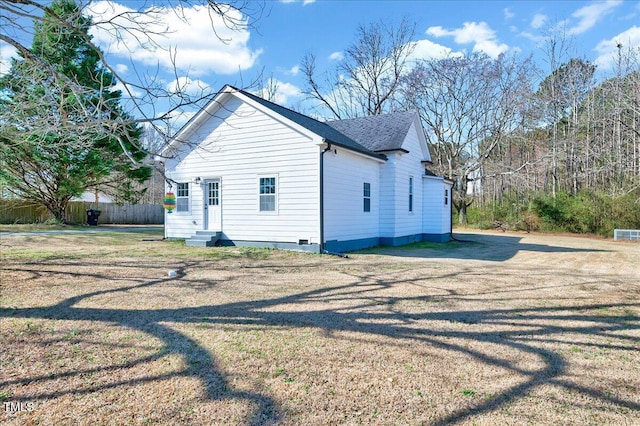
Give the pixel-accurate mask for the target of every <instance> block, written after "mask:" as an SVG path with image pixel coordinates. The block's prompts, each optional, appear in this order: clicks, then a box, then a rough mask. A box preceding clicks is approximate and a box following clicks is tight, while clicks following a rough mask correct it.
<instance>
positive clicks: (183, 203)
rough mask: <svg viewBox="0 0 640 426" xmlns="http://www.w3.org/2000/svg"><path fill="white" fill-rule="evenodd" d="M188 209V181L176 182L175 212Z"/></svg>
mask: <svg viewBox="0 0 640 426" xmlns="http://www.w3.org/2000/svg"><path fill="white" fill-rule="evenodd" d="M188 211H189V182H184V183H178V184H177V188H176V212H188Z"/></svg>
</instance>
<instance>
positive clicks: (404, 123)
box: [327, 111, 417, 152]
mask: <svg viewBox="0 0 640 426" xmlns="http://www.w3.org/2000/svg"><path fill="white" fill-rule="evenodd" d="M416 114H417V112H416V111H408V112H395V113H390V114H383V115H370V116H368V117H360V118H351V119H346V120H336V121H329V122H327V124H328V125H330V126H331V127H333V128H334V129H336V130H338V131H340V132H342V133H344V134H345V135H347V136H349V137H350V138H351V139H353V140H355V141H356V142H358V143H359V144H360V145H363V146H365V147H367V148H368V149H370V150H371V151H374V152H384V151H396V150H401V149H403V148H402V142H404V139H405V137H406V136H407V133H408V132H409V128H410V127H411V124H413V123H414V121H415V119H416Z"/></svg>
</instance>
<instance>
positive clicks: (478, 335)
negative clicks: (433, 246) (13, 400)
mask: <svg viewBox="0 0 640 426" xmlns="http://www.w3.org/2000/svg"><path fill="white" fill-rule="evenodd" d="M515 244H516V245H517V243H515ZM310 264H311V262H310ZM58 266H64V264H60V265H58ZM202 266H203V262H202V261H191V262H183V263H182V264H181V266H180V267H178V268H176V272H177V275H176V277H173V278H169V277H167V278H163V279H156V280H148V279H144V278H140V279H139V282H137V283H136V284H133V285H124V286H120V287H112V288H108V289H105V290H96V291H93V292H87V293H83V294H80V295H75V296H71V297H68V298H66V299H64V300H62V301H60V302H59V303H57V304H55V305H52V306H47V307H38V308H15V309H6V308H3V309H0V317H4V318H24V319H48V320H78V321H95V322H100V323H107V324H114V325H118V326H123V327H127V328H130V329H132V330H137V331H139V332H142V333H145V334H147V335H149V336H153V337H155V338H157V339H159V340H160V341H161V342H163V344H162V348H161V349H160V350H158V351H156V352H155V353H153V354H150V355H148V356H142V357H139V358H138V359H136V360H133V361H130V362H127V363H121V364H118V363H113V364H111V365H109V366H106V367H96V368H87V369H82V370H77V371H73V372H64V373H60V374H55V373H54V374H53V375H46V376H38V377H35V376H32V377H23V378H19V379H13V380H4V381H0V387H4V386H8V385H17V384H26V383H32V382H38V381H46V380H51V379H55V378H69V377H73V376H77V375H81V374H87V373H96V372H108V371H111V370H117V369H120V368H132V367H134V366H139V365H144V364H145V363H148V362H152V361H154V360H158V359H160V358H162V357H163V356H165V355H166V354H167V353H172V354H177V355H179V356H180V357H181V358H182V359H183V360H184V365H185V366H186V367H185V368H184V369H182V370H181V371H179V372H170V373H166V374H161V375H147V376H145V377H139V378H135V379H125V380H121V381H114V382H112V383H108V384H103V385H96V386H91V387H87V388H84V389H81V390H73V389H64V390H57V391H44V392H41V393H40V394H38V395H34V396H33V397H34V398H36V399H52V398H57V397H60V396H63V395H67V394H79V393H80V394H82V393H84V394H88V393H93V392H99V391H101V390H104V389H109V388H118V387H120V386H125V385H132V384H138V383H144V382H155V381H160V380H164V379H168V378H171V377H175V376H183V377H191V378H195V379H197V380H198V381H199V382H200V383H201V384H202V385H203V386H204V389H205V390H206V397H207V398H208V399H210V400H225V399H226V400H234V401H244V402H245V403H247V404H249V405H250V406H251V407H254V409H253V411H252V412H251V414H249V416H248V417H247V418H246V420H245V423H246V424H248V425H258V424H276V423H278V422H280V421H282V420H284V419H283V417H282V416H283V414H282V412H283V410H282V409H281V407H280V406H279V404H278V403H277V402H276V401H275V400H274V399H273V398H272V397H270V396H269V395H267V394H266V393H263V392H258V391H244V390H238V389H234V388H233V386H232V385H231V384H230V382H229V380H228V377H227V374H225V372H224V371H223V369H222V368H221V367H220V366H219V365H218V363H217V361H216V359H215V358H214V356H213V355H212V354H211V353H209V351H207V350H206V349H205V348H204V347H203V346H202V345H200V344H199V343H198V342H197V341H196V340H194V339H192V338H191V337H189V336H188V335H186V334H185V333H182V332H180V331H177V330H175V329H173V328H171V327H170V326H167V325H166V323H173V324H176V323H178V324H207V325H212V326H213V325H245V326H246V325H250V326H251V325H253V326H255V327H257V328H258V327H259V328H263V329H264V328H269V327H282V326H288V327H297V328H307V327H309V328H318V329H322V330H325V332H326V333H328V334H331V333H333V332H335V331H352V332H356V333H362V334H364V335H369V336H381V337H386V338H390V339H392V341H393V342H398V344H401V343H402V342H404V341H414V342H420V343H423V344H425V345H427V346H431V347H435V348H439V349H443V350H446V351H451V352H457V353H460V354H463V355H465V356H468V357H470V358H472V359H474V360H476V361H477V362H480V363H482V364H483V365H487V366H491V367H496V368H500V369H504V370H506V371H509V372H511V373H513V374H516V375H519V376H522V377H525V380H524V381H522V382H521V383H518V384H514V385H512V386H510V387H506V388H503V389H502V391H501V392H500V393H499V394H498V395H496V396H495V397H493V398H491V399H490V400H483V401H479V402H477V403H476V404H474V405H471V406H469V407H466V408H461V409H458V410H457V411H454V412H451V413H449V414H448V415H446V416H445V417H443V418H440V419H438V420H437V421H435V422H434V423H432V424H435V425H445V424H451V423H456V422H459V421H464V420H467V419H469V418H471V417H473V416H475V415H479V414H483V413H487V412H490V411H493V410H495V409H496V408H499V407H501V406H504V405H506V404H509V403H510V402H513V401H515V400H517V399H519V398H521V397H523V396H525V395H527V394H528V393H530V392H532V391H533V390H535V389H536V388H537V387H539V386H541V385H543V384H551V385H555V386H558V387H561V388H564V389H568V390H571V391H574V392H578V393H581V394H583V395H587V396H589V397H591V398H595V399H597V400H599V401H601V402H604V403H608V404H613V405H615V406H618V407H624V408H626V409H629V410H632V411H638V410H640V404H639V403H637V402H636V401H633V400H628V399H623V398H618V397H616V396H614V395H610V394H605V393H603V392H601V391H599V390H597V389H592V388H589V387H587V386H584V385H578V384H575V383H571V382H569V381H568V380H566V379H565V378H563V376H564V375H565V373H566V372H567V364H566V361H565V360H564V359H563V357H562V356H561V355H559V354H557V353H555V352H553V351H551V350H547V349H544V348H541V347H540V346H539V345H538V346H535V344H536V343H539V342H553V341H554V339H555V340H558V339H559V338H555V336H558V335H561V334H563V333H567V332H570V333H573V334H577V335H580V336H590V337H594V336H596V337H600V338H602V340H603V341H607V342H608V343H606V344H604V343H601V344H596V345H598V346H600V347H607V348H613V349H617V350H623V351H637V349H638V347H639V345H640V338H638V337H634V336H631V335H628V332H629V331H638V330H640V319H639V318H638V317H637V316H633V315H626V314H608V315H604V316H603V315H598V314H597V313H596V312H598V311H599V310H608V311H609V312H611V310H616V309H617V310H625V309H627V310H628V309H632V308H633V309H636V308H638V307H640V303H616V304H594V303H585V304H573V305H571V306H561V305H560V304H559V303H558V304H557V305H556V306H546V307H527V308H509V309H481V310H455V311H439V312H421V313H410V312H403V311H402V310H401V309H395V307H396V306H398V305H400V304H403V303H411V302H418V301H421V302H423V301H424V300H425V297H424V296H411V297H394V296H384V297H382V298H381V296H379V293H378V292H379V291H381V290H387V289H391V288H392V287H393V286H396V285H406V284H417V283H424V282H425V281H427V282H428V281H429V279H426V280H425V278H415V279H409V278H402V279H394V278H392V277H391V278H381V277H380V276H379V275H377V274H376V273H375V272H362V271H360V272H350V273H349V274H348V275H350V277H351V278H350V282H348V283H347V284H344V285H338V286H336V285H333V286H326V287H323V288H317V289H313V290H309V291H304V292H299V293H297V294H293V295H286V296H282V297H271V298H264V299H261V300H250V301H241V302H232V303H223V304H213V305H207V306H193V307H180V308H175V309H170V308H167V309H113V308H93V307H83V306H82V303H81V302H83V301H87V300H90V299H91V298H95V297H99V296H104V295H107V294H121V295H122V296H123V297H126V295H127V294H128V292H131V291H136V290H139V289H143V288H150V287H162V286H163V285H167V284H169V283H171V282H174V283H175V284H180V285H185V286H195V288H199V287H198V286H203V285H205V286H206V285H212V284H211V281H212V280H210V279H192V278H190V276H189V271H192V270H197V269H198V268H200V267H202ZM271 266H272V267H274V268H276V269H277V268H280V267H282V268H286V267H287V265H271ZM322 266H323V265H322V262H317V263H313V264H312V266H311V268H313V269H315V268H321V267H322ZM5 270H6V268H5ZM469 271H470V270H466V269H464V268H463V269H461V270H460V271H458V272H457V273H453V274H449V275H446V276H445V275H442V276H435V275H434V277H433V278H456V275H463V274H464V273H465V272H469ZM26 272H27V273H28V271H26ZM41 272H42V271H41ZM34 273H35V272H34ZM49 273H60V272H59V271H56V270H55V269H53V268H52V269H50V270H49ZM70 274H72V275H70V276H74V277H75V278H76V279H77V278H78V276H79V275H84V276H83V277H82V278H83V279H86V280H109V279H110V277H108V276H106V275H104V274H100V273H97V272H90V271H88V272H84V273H82V272H73V273H70ZM74 274H75V275H74ZM582 284H584V283H582ZM527 290H528V291H532V290H535V288H534V289H532V288H531V287H529V288H528V289H527ZM503 291H506V292H508V291H509V290H503ZM511 291H516V292H517V291H519V290H518V289H511ZM489 292H491V291H489ZM486 293H487V290H478V291H477V292H475V293H474V292H470V293H466V294H465V295H460V294H456V293H451V292H449V293H447V292H444V293H443V294H440V295H438V296H429V297H433V298H439V299H441V300H447V299H449V300H459V299H461V298H463V297H464V300H466V301H468V300H473V298H474V296H475V297H478V298H480V297H481V296H485V295H486ZM496 293H499V292H496ZM318 302H325V304H324V305H323V308H322V309H317V308H315V309H313V308H311V309H305V310H304V312H302V313H301V312H299V311H296V310H295V309H292V308H293V307H294V306H298V307H299V306H305V305H306V306H317V305H318ZM343 302H344V303H343ZM324 306H326V308H324ZM335 306H348V307H347V308H344V307H343V308H337V307H335ZM274 308H277V309H276V310H274ZM287 308H290V309H289V310H287ZM381 308H384V309H381ZM425 321H436V322H437V321H440V322H444V323H462V324H468V325H482V324H491V325H502V326H505V327H510V328H511V329H506V330H505V329H501V330H496V331H484V330H480V331H479V330H477V328H473V329H471V330H464V329H458V330H446V329H439V328H438V329H436V328H433V329H431V328H427V327H424V326H421V327H417V325H420V324H421V323H422V322H425ZM569 322H572V323H577V324H578V325H574V326H562V325H559V324H563V323H569ZM620 331H625V332H626V333H627V334H620ZM470 342H480V343H488V344H491V345H498V346H500V347H503V348H505V349H510V350H515V351H518V352H519V353H521V354H522V355H523V356H530V357H534V358H536V359H537V360H538V361H539V362H540V364H541V366H540V367H539V368H535V369H524V368H522V367H520V366H519V365H517V363H515V362H513V361H510V360H508V359H507V358H505V357H501V356H500V355H499V354H500V351H495V352H491V353H489V352H488V351H481V350H478V349H474V348H473V345H469V344H468V343H470ZM612 342H617V343H615V344H614V343H612Z"/></svg>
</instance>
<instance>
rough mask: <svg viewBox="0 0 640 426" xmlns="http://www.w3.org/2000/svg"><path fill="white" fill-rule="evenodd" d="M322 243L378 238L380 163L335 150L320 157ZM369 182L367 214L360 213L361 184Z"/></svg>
mask: <svg viewBox="0 0 640 426" xmlns="http://www.w3.org/2000/svg"><path fill="white" fill-rule="evenodd" d="M324 179H325V180H324V213H325V214H324V223H325V240H326V241H332V240H338V241H349V240H358V239H364V238H377V237H378V236H379V229H380V228H379V200H380V197H379V196H378V192H377V191H378V185H376V184H375V182H380V162H377V161H376V160H375V159H372V158H368V157H364V156H361V155H358V154H355V153H353V152H351V151H348V150H345V149H337V154H336V153H335V151H330V152H327V153H325V154H324ZM363 182H367V183H370V184H371V185H370V210H371V211H370V212H366V211H364V201H363V200H364V185H363Z"/></svg>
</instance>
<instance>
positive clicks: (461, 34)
mask: <svg viewBox="0 0 640 426" xmlns="http://www.w3.org/2000/svg"><path fill="white" fill-rule="evenodd" d="M427 34H429V35H432V36H434V37H453V40H454V41H455V42H456V43H458V44H473V51H474V52H484V53H486V54H487V55H489V56H490V57H492V58H496V57H498V55H500V54H501V53H503V52H506V51H507V49H509V46H507V45H506V44H504V43H498V40H497V37H496V33H495V31H494V30H492V29H491V28H490V27H489V25H488V24H487V23H486V22H480V23H477V22H465V23H464V24H463V26H462V28H456V29H453V30H448V29H444V28H442V27H441V26H436V27H429V28H428V29H427Z"/></svg>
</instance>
